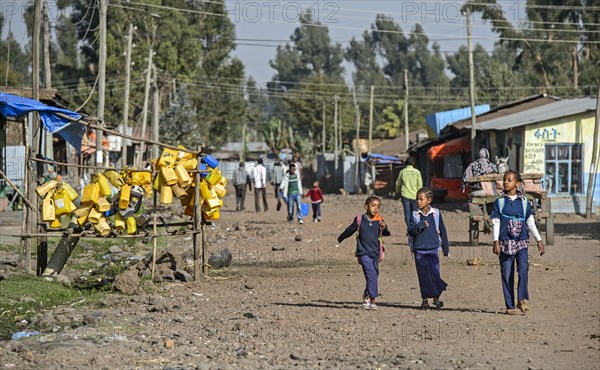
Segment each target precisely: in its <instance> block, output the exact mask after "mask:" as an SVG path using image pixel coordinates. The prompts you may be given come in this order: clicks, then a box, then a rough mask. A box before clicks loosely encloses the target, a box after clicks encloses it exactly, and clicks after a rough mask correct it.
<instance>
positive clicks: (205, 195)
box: [200, 181, 211, 200]
mask: <svg viewBox="0 0 600 370" xmlns="http://www.w3.org/2000/svg"><path fill="white" fill-rule="evenodd" d="M210 196H211V195H210V190H208V184H207V183H206V181H200V198H202V199H204V200H208V199H210Z"/></svg>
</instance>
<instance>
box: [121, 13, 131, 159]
mask: <svg viewBox="0 0 600 370" xmlns="http://www.w3.org/2000/svg"><path fill="white" fill-rule="evenodd" d="M132 45H133V23H131V22H129V29H128V30H127V52H126V54H125V97H124V98H123V126H122V127H123V130H122V131H123V134H125V135H127V126H128V124H129V96H130V94H129V90H130V85H131V48H132ZM121 143H122V144H121V167H125V166H127V139H125V138H121Z"/></svg>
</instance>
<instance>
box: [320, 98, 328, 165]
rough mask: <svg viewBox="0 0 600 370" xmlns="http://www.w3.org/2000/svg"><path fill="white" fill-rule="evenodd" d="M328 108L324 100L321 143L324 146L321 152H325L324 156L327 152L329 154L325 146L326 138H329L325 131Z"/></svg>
mask: <svg viewBox="0 0 600 370" xmlns="http://www.w3.org/2000/svg"><path fill="white" fill-rule="evenodd" d="M326 107H327V102H326V101H325V100H323V133H322V134H321V136H322V137H321V141H322V146H323V147H322V148H321V151H322V152H323V154H325V152H327V150H326V148H325V145H326V143H325V137H326V136H327V131H326V130H325V118H326V115H327V110H326Z"/></svg>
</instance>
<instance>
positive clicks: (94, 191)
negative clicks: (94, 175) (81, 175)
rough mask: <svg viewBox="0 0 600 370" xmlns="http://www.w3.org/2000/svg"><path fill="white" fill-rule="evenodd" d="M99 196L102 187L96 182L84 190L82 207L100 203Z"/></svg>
mask: <svg viewBox="0 0 600 370" xmlns="http://www.w3.org/2000/svg"><path fill="white" fill-rule="evenodd" d="M99 196H100V186H99V185H98V184H97V183H95V182H93V183H91V184H88V185H86V186H85V187H84V188H83V194H82V195H81V205H82V206H91V205H93V204H95V203H96V202H98V197H99Z"/></svg>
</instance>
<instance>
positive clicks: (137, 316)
mask: <svg viewBox="0 0 600 370" xmlns="http://www.w3.org/2000/svg"><path fill="white" fill-rule="evenodd" d="M270 201H271V202H272V203H271V206H270V211H269V212H267V213H264V212H261V213H255V212H253V211H249V210H253V199H252V198H250V199H247V207H246V212H243V213H238V212H234V211H232V208H233V209H235V205H234V202H235V201H234V199H233V198H231V197H228V198H227V200H226V206H225V208H224V210H223V212H222V219H221V220H220V221H219V222H217V223H216V224H215V226H214V227H212V228H208V229H207V235H206V237H207V242H208V245H209V252H215V251H218V250H220V249H222V248H228V249H229V250H230V251H231V252H232V254H233V264H232V266H231V267H230V268H228V269H225V270H220V271H211V272H210V274H209V277H208V278H207V279H206V280H204V281H201V282H199V283H176V282H173V283H162V284H154V283H152V282H150V281H144V282H143V285H142V286H141V287H140V288H139V289H138V293H137V294H134V295H131V296H125V295H120V294H115V295H111V296H110V297H109V298H107V299H106V300H105V301H103V302H101V303H100V304H98V305H94V306H92V307H84V308H81V307H79V308H76V307H71V306H69V307H59V308H56V309H53V310H50V311H48V312H47V313H46V314H45V316H44V317H43V319H44V320H46V321H47V322H49V323H51V325H50V327H51V329H49V330H47V331H46V332H44V333H43V334H42V335H40V336H37V337H32V338H27V339H23V340H20V341H10V342H0V363H1V364H3V366H4V367H5V368H10V367H14V368H59V367H64V368H84V367H90V368H98V369H102V368H106V369H131V368H171V369H173V368H186V369H187V368H200V369H209V368H210V369H213V368H214V369H228V368H291V367H296V368H315V367H317V368H336V367H337V368H370V369H375V368H381V369H385V368H389V369H392V368H411V369H419V368H423V369H425V368H498V369H506V368H531V369H542V368H543V369H573V368H578V369H597V368H598V363H600V287H599V285H600V268H599V267H600V241H599V237H600V224H599V222H598V219H595V220H594V221H588V220H585V219H583V218H581V217H578V216H565V215H558V216H557V217H556V229H555V230H556V245H554V246H550V247H547V253H546V255H544V256H543V257H540V256H539V255H538V254H537V251H536V250H535V248H531V249H530V284H529V289H530V296H531V300H530V308H531V310H530V312H529V313H527V314H526V315H521V314H519V315H517V316H507V315H505V314H502V313H501V312H503V298H502V290H501V284H500V276H499V265H498V260H497V257H496V256H494V255H493V254H492V253H491V246H490V242H491V237H490V236H489V235H482V237H481V245H480V246H479V247H470V246H468V232H467V216H468V215H467V213H465V211H464V210H461V208H464V206H463V205H461V204H458V203H456V204H442V205H438V206H440V207H441V208H442V211H443V215H444V218H445V222H446V225H447V227H448V232H449V237H450V241H451V250H450V253H451V256H450V257H448V258H444V259H442V260H441V264H442V265H441V268H442V277H443V278H444V279H445V280H446V281H447V282H448V284H449V288H448V290H447V292H446V293H445V294H444V296H443V300H444V302H445V307H444V308H443V309H441V310H438V309H430V310H422V309H420V308H419V307H418V306H419V305H420V294H419V290H418V282H417V276H416V272H415V266H414V262H413V259H412V256H411V255H410V253H409V252H408V249H407V245H406V237H405V236H404V235H405V231H406V229H405V226H404V225H403V221H402V219H403V217H402V207H401V205H400V203H399V202H397V201H394V200H388V199H385V200H383V208H382V214H383V216H384V217H385V219H386V221H387V223H388V225H389V228H390V230H391V232H392V236H391V237H389V238H388V239H387V243H386V244H387V251H388V252H387V258H386V260H385V261H384V262H383V263H382V265H381V275H380V289H381V292H382V294H383V297H382V299H381V300H380V301H379V302H378V306H379V308H378V310H376V311H368V310H364V309H363V308H362V305H361V293H362V290H363V288H364V279H363V276H362V272H361V269H360V267H359V266H358V265H357V264H356V260H355V258H354V257H353V251H354V241H353V240H352V239H348V240H346V241H344V242H343V243H342V244H341V245H339V246H338V245H337V243H336V238H337V235H338V234H339V233H340V232H341V231H342V230H343V228H345V227H346V226H347V225H348V224H349V223H350V222H351V220H352V217H353V216H355V215H356V214H358V213H360V212H362V203H363V202H364V197H358V196H351V197H341V196H340V197H338V196H328V197H327V198H326V203H325V204H324V209H323V213H324V215H323V221H322V222H320V223H312V222H310V221H311V220H310V217H309V218H308V219H307V221H309V222H306V224H304V225H299V224H297V223H294V224H291V225H290V224H288V223H287V222H286V221H285V214H284V211H283V210H282V211H280V212H277V211H275V208H276V207H275V202H274V199H270ZM168 244H169V245H168V246H167V247H166V248H167V249H168V250H169V251H170V252H172V253H174V254H182V253H186V254H189V253H190V250H191V243H190V241H189V240H186V239H184V238H178V239H169V242H168ZM477 257H479V258H480V262H479V264H478V265H476V266H468V265H467V262H466V261H467V259H468V258H477ZM66 273H68V271H66ZM13 365H14V366H13Z"/></svg>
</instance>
